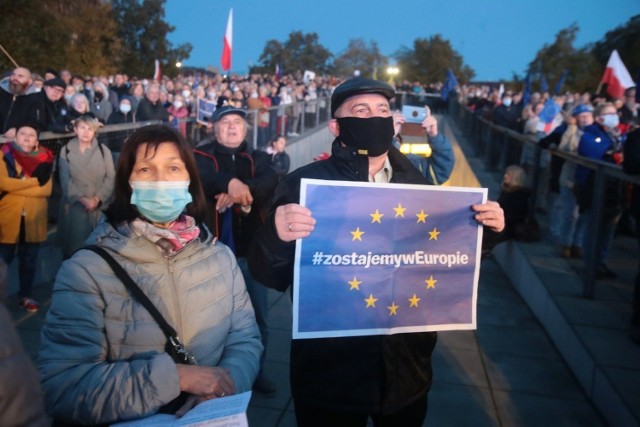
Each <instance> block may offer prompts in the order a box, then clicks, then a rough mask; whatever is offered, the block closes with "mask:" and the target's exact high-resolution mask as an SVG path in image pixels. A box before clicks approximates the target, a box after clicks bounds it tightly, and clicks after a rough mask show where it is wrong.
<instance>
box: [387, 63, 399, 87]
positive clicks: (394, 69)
mask: <svg viewBox="0 0 640 427" xmlns="http://www.w3.org/2000/svg"><path fill="white" fill-rule="evenodd" d="M399 72H400V69H399V68H398V67H396V66H390V67H388V68H387V74H389V83H391V84H394V80H395V77H396V76H397V75H398V73H399Z"/></svg>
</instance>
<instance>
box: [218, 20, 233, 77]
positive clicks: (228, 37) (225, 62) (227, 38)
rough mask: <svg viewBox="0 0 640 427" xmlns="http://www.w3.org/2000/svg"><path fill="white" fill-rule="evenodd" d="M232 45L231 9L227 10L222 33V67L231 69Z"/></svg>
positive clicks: (227, 69) (226, 69) (225, 69)
mask: <svg viewBox="0 0 640 427" xmlns="http://www.w3.org/2000/svg"><path fill="white" fill-rule="evenodd" d="M232 46H233V9H230V10H229V20H228V21H227V31H225V33H224V47H223V49H222V60H221V62H222V69H223V70H224V71H229V70H230V69H231V47H232Z"/></svg>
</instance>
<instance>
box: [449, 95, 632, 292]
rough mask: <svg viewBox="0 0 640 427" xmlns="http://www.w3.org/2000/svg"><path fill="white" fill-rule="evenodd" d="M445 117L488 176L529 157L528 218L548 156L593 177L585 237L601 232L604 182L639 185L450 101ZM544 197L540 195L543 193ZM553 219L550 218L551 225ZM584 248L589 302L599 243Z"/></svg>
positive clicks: (618, 171) (615, 168)
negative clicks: (447, 117)
mask: <svg viewBox="0 0 640 427" xmlns="http://www.w3.org/2000/svg"><path fill="white" fill-rule="evenodd" d="M449 114H450V115H451V117H452V118H453V119H454V121H457V123H458V126H459V128H460V129H461V130H462V132H463V134H464V136H465V137H466V139H467V141H469V143H470V145H471V148H472V149H473V150H474V154H475V155H476V156H477V157H479V158H481V159H483V162H484V166H485V169H486V170H487V171H490V172H502V171H504V169H505V168H506V167H507V166H508V165H511V164H521V159H522V153H523V150H526V151H528V153H529V154H532V159H533V161H532V162H531V163H532V164H531V165H530V166H531V167H532V171H530V172H529V173H530V175H531V180H530V182H531V194H532V197H531V200H530V209H529V215H531V216H533V215H534V212H535V209H534V207H535V206H539V205H540V202H541V201H539V200H537V199H538V197H539V194H540V193H541V192H540V191H539V190H540V186H542V185H548V182H542V181H543V179H542V177H543V176H547V175H546V173H543V172H546V171H547V169H546V168H548V167H549V165H550V164H551V163H552V160H551V161H547V160H545V159H544V158H543V156H544V155H550V156H552V157H555V158H561V159H563V160H564V161H565V162H571V163H575V164H577V165H581V166H584V167H586V168H588V169H591V170H592V171H594V173H595V180H594V182H595V185H594V188H593V193H592V196H593V202H592V208H591V212H592V214H591V218H590V221H591V222H590V224H589V230H588V232H589V234H591V235H593V236H600V235H601V231H602V226H603V225H602V220H603V218H604V213H605V208H606V207H607V206H606V203H605V200H606V198H605V191H606V186H605V182H606V181H607V180H608V179H614V180H618V183H619V185H628V184H635V185H640V177H639V176H634V175H629V174H626V173H624V172H623V171H622V168H621V166H619V165H616V164H612V163H608V162H604V161H599V160H591V159H587V158H585V157H582V156H578V155H575V154H571V153H565V152H561V151H558V150H555V149H543V148H542V147H540V145H539V144H538V143H537V141H536V140H535V138H533V137H532V136H529V135H524V134H521V133H518V132H514V131H512V130H509V129H505V128H503V127H500V126H496V125H494V124H493V123H491V122H489V121H487V120H485V119H483V118H482V117H479V116H477V115H476V114H474V112H473V111H471V110H470V109H469V108H468V107H466V106H464V105H461V104H460V103H459V102H457V101H455V100H452V101H451V102H449ZM543 193H544V192H543ZM544 202H546V200H545V201H544ZM546 210H547V211H548V212H549V213H551V206H546ZM553 220H554V219H553V218H552V219H551V221H553ZM587 242H588V243H589V244H588V246H586V247H584V255H585V257H584V271H583V274H582V278H583V296H584V297H585V298H593V297H594V291H595V278H596V267H597V265H598V264H599V262H598V261H599V260H598V259H597V257H598V251H597V248H598V247H599V245H600V244H601V242H600V241H599V240H598V239H596V238H593V239H588V240H587Z"/></svg>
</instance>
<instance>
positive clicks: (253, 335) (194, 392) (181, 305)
mask: <svg viewBox="0 0 640 427" xmlns="http://www.w3.org/2000/svg"><path fill="white" fill-rule="evenodd" d="M206 206H207V205H206V200H205V197H204V193H203V191H202V186H201V183H200V179H199V175H198V170H197V167H196V164H195V160H194V157H193V151H192V148H191V146H190V145H189V144H188V143H187V141H186V140H185V138H184V137H182V135H180V134H179V132H178V131H176V130H175V129H172V128H170V127H169V126H166V125H152V126H145V127H143V128H140V129H138V130H136V132H134V133H133V134H132V135H131V136H130V137H129V138H128V139H127V142H126V144H124V145H123V147H122V153H121V156H120V161H119V162H118V169H117V171H116V176H115V197H114V200H113V202H112V204H111V206H110V207H109V208H108V209H107V210H106V211H105V215H106V219H107V221H103V222H101V223H100V224H98V226H97V227H96V229H95V230H94V231H93V232H92V233H91V235H90V236H89V238H88V239H87V241H86V244H93V245H97V246H99V247H100V248H102V249H104V250H105V251H107V252H108V253H109V254H110V255H111V256H112V257H113V258H114V260H115V261H116V262H117V263H118V264H119V265H120V266H121V267H122V268H123V269H124V270H125V271H126V272H127V274H128V275H129V276H130V277H131V279H132V280H133V281H135V283H136V284H137V286H138V287H139V288H140V290H141V291H142V292H143V293H144V294H145V295H146V296H147V297H148V298H149V300H150V301H151V303H152V304H153V305H154V306H155V307H156V308H157V309H158V311H159V312H160V314H161V315H162V317H163V318H164V319H165V321H166V322H167V323H169V324H170V325H171V326H172V327H173V328H174V329H175V330H176V331H177V334H178V336H179V337H180V341H181V342H182V344H183V345H184V348H185V349H186V351H188V352H189V353H190V354H192V355H193V356H194V357H195V360H196V361H197V365H192V364H189V365H187V364H180V363H176V361H175V360H174V359H173V358H172V357H171V355H170V354H169V353H168V352H167V351H166V347H165V345H166V343H167V337H166V336H165V335H164V333H163V332H162V330H161V328H160V326H159V325H158V323H157V322H156V321H154V319H153V318H152V317H151V315H150V314H149V312H148V311H147V309H146V308H145V307H144V306H142V304H141V303H140V302H139V300H138V299H137V297H134V296H133V295H132V294H131V293H130V292H129V291H128V290H127V288H126V287H125V285H124V284H123V283H122V281H121V280H120V279H119V278H118V277H117V276H116V275H115V273H114V272H113V270H112V269H111V267H110V266H109V265H108V264H107V263H106V262H105V260H104V259H101V258H100V257H99V256H98V255H97V254H96V253H94V252H92V251H90V250H84V249H80V250H78V251H76V252H75V253H74V254H73V255H72V256H71V258H69V259H68V260H66V261H64V262H63V263H62V266H61V267H60V270H59V271H58V274H57V276H56V279H55V283H54V286H53V292H52V299H51V307H50V309H49V311H48V313H47V318H46V320H45V324H44V326H43V328H42V335H41V337H42V338H41V347H40V354H39V357H38V364H39V371H40V378H41V380H42V386H43V390H44V393H45V403H46V406H47V412H48V414H49V415H51V416H52V417H53V418H54V420H55V422H57V423H58V424H56V423H54V425H76V424H82V425H95V424H113V423H116V422H119V421H124V420H133V419H137V418H143V417H147V416H150V415H153V414H155V413H158V412H173V411H172V410H170V409H169V408H168V406H167V405H169V406H174V405H173V404H172V403H173V402H175V399H177V398H178V397H179V396H180V395H181V394H182V393H183V392H185V393H187V394H188V395H189V397H188V398H187V401H186V403H185V404H184V405H183V406H182V408H181V409H179V410H178V412H176V415H178V416H180V415H181V414H184V413H185V412H186V411H187V410H189V409H190V408H191V407H192V406H193V405H194V404H196V403H199V402H201V401H203V400H208V399H216V398H220V397H224V396H229V395H233V394H236V393H243V392H247V391H249V390H251V386H252V384H253V382H254V380H255V378H256V376H257V374H258V369H259V360H260V356H261V354H262V351H263V346H262V344H261V341H260V331H259V329H258V325H257V323H256V319H255V315H254V310H253V307H252V305H251V300H250V299H249V295H248V293H247V290H246V287H245V283H244V280H243V276H242V274H241V272H240V270H239V268H238V264H237V262H236V258H235V256H234V254H233V252H231V250H230V249H229V248H228V247H227V246H225V245H224V244H222V243H220V242H219V241H218V240H217V239H216V238H215V236H213V234H212V233H211V232H210V231H209V230H208V228H207V227H206V225H205V224H204V220H205V218H206Z"/></svg>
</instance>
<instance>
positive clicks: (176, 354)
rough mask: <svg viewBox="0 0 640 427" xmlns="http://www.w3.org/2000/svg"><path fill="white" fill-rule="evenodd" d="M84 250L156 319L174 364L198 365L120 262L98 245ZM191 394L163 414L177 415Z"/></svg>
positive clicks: (161, 409) (182, 396)
mask: <svg viewBox="0 0 640 427" xmlns="http://www.w3.org/2000/svg"><path fill="white" fill-rule="evenodd" d="M82 249H87V250H89V251H92V252H95V253H96V254H98V255H99V256H100V257H102V258H103V259H104V260H105V261H106V262H107V263H108V264H109V266H111V269H112V270H113V272H114V273H115V275H116V276H117V277H118V278H119V279H120V281H122V283H123V284H124V285H125V286H126V287H127V289H129V291H130V292H131V293H132V294H133V296H134V298H136V299H137V300H138V302H139V303H140V304H142V305H143V306H144V308H146V309H147V311H149V313H150V314H151V316H152V317H153V318H154V320H155V321H156V322H158V325H159V326H160V329H162V332H164V334H165V335H166V336H167V344H166V345H165V351H166V352H167V353H168V354H169V356H171V358H172V359H173V361H174V362H176V363H181V364H184V365H197V364H198V362H197V361H196V358H195V357H194V356H193V355H192V354H191V353H189V352H188V351H187V350H186V349H185V348H184V346H183V345H182V343H181V342H180V338H179V337H178V334H177V332H176V330H175V329H173V328H172V327H171V325H169V323H167V321H166V320H165V319H164V317H162V314H160V312H159V311H158V309H157V308H156V307H155V306H154V305H153V303H152V302H151V301H150V300H149V298H148V297H147V296H146V295H145V294H144V292H142V289H140V287H139V286H138V285H137V284H136V282H134V281H133V279H132V278H131V276H129V274H128V273H127V272H126V271H125V269H124V268H122V266H121V265H120V264H118V262H117V261H116V260H115V259H113V257H112V256H111V255H110V254H109V252H107V251H106V250H105V249H103V248H101V247H99V246H97V245H87V246H84V247H83V248H82ZM188 396H189V393H187V392H184V391H183V392H181V393H180V396H178V397H176V398H175V399H173V400H172V401H171V402H169V403H167V404H166V405H164V406H163V407H162V408H160V411H159V412H161V413H166V414H173V413H175V412H176V411H177V410H178V409H180V407H182V405H184V403H185V402H186V400H187V397H188Z"/></svg>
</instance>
